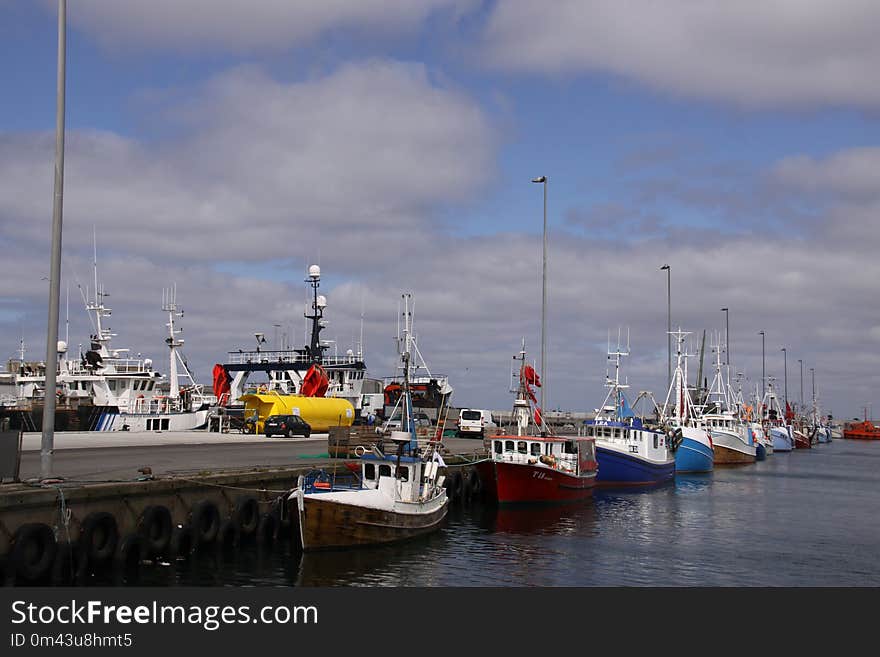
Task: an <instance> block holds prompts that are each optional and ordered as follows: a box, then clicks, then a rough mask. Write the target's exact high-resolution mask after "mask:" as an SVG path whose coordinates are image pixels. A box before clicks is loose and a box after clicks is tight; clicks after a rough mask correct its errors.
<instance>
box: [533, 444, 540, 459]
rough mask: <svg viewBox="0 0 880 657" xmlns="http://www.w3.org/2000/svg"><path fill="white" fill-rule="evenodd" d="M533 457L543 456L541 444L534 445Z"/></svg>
mask: <svg viewBox="0 0 880 657" xmlns="http://www.w3.org/2000/svg"><path fill="white" fill-rule="evenodd" d="M532 456H541V443H532Z"/></svg>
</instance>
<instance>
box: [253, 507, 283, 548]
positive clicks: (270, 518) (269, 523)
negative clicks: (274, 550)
mask: <svg viewBox="0 0 880 657" xmlns="http://www.w3.org/2000/svg"><path fill="white" fill-rule="evenodd" d="M277 533H278V521H277V520H276V518H275V516H274V515H273V514H271V513H264V514H263V515H261V516H260V524H259V525H258V526H257V544H258V545H271V544H272V543H273V542H274V541H275V536H276V534H277Z"/></svg>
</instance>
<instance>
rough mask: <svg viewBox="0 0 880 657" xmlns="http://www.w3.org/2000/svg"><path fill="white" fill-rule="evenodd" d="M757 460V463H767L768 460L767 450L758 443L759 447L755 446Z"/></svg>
mask: <svg viewBox="0 0 880 657" xmlns="http://www.w3.org/2000/svg"><path fill="white" fill-rule="evenodd" d="M755 460H756V461H766V460H767V449H766V448H765V447H764V446H763V445H762V444H761V443H758V444H757V445H755Z"/></svg>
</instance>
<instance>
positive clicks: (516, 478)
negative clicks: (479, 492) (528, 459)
mask: <svg viewBox="0 0 880 657" xmlns="http://www.w3.org/2000/svg"><path fill="white" fill-rule="evenodd" d="M476 468H477V472H478V473H479V475H480V480H481V483H482V485H483V487H484V488H483V490H484V491H485V493H486V496H487V498H488V499H490V500H495V501H497V502H498V503H499V504H527V503H557V502H574V501H577V500H582V499H585V498H587V497H590V496H591V495H592V494H593V488H594V486H595V485H596V473H595V472H592V473H590V474H588V475H575V474H572V473H566V472H561V471H559V470H552V469H550V468H545V467H540V466H537V465H529V464H526V463H505V462H503V461H493V460H491V459H486V460H484V461H480V462H479V463H477V464H476Z"/></svg>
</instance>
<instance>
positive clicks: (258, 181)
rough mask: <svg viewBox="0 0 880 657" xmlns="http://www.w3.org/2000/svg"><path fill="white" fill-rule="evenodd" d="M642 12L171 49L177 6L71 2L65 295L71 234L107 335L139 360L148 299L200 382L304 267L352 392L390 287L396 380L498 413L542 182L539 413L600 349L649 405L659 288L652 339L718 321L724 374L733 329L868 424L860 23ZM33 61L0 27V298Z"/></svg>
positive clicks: (43, 138) (41, 208) (386, 308)
mask: <svg viewBox="0 0 880 657" xmlns="http://www.w3.org/2000/svg"><path fill="white" fill-rule="evenodd" d="M653 5H654V3H638V2H636V3H632V4H631V5H627V6H628V9H622V8H621V5H617V4H615V3H611V2H604V1H596V2H586V3H570V2H560V3H558V5H555V6H554V7H553V8H551V9H547V10H546V11H544V12H543V14H542V15H540V16H536V15H534V13H533V12H534V8H533V7H531V6H530V5H529V3H524V2H510V3H502V4H498V3H494V2H476V1H468V0H432V1H431V2H425V3H392V2H389V3H382V2H378V1H376V2H365V3H363V4H362V5H359V6H358V7H357V8H354V7H353V6H352V5H347V4H346V3H340V4H339V5H338V6H337V5H336V4H334V3H328V4H327V5H326V6H322V7H317V8H316V7H314V6H310V5H309V4H308V3H296V2H290V3H274V2H268V1H267V2H254V3H251V7H250V9H249V11H250V13H249V14H248V13H245V14H242V12H243V11H245V10H243V9H242V8H241V6H236V3H224V2H218V3H215V4H214V5H212V6H213V14H212V18H211V20H212V21H213V22H212V23H211V26H210V29H207V30H201V29H200V25H201V23H200V22H199V20H198V18H197V17H198V15H199V11H200V10H201V8H202V7H203V4H202V2H201V0H182V1H181V2H178V3H173V2H157V3H153V5H152V6H141V7H139V8H136V9H135V8H132V7H126V4H125V3H122V4H121V5H120V4H116V3H111V2H109V1H105V0H83V1H81V2H72V3H70V8H69V22H70V31H69V35H68V45H69V50H68V113H67V128H68V154H69V158H68V180H67V183H68V187H67V197H66V198H67V206H66V213H67V216H68V217H69V220H68V223H67V224H66V231H69V232H66V233H65V258H66V259H67V261H68V262H69V263H70V267H71V269H72V270H73V269H75V270H76V273H77V276H78V277H79V278H88V276H86V274H87V273H88V271H89V260H90V256H89V251H90V248H89V246H90V241H91V238H90V235H91V226H96V227H97V231H98V235H99V237H98V241H99V251H100V252H101V253H102V254H103V256H102V261H103V260H104V259H105V258H106V271H107V275H108V276H112V277H113V279H114V283H115V284H116V287H117V288H122V289H119V290H118V291H117V295H116V296H117V298H118V299H119V301H117V304H122V306H121V307H122V308H123V309H125V311H126V313H128V317H127V318H125V317H123V313H121V312H117V311H116V309H114V314H115V315H118V316H120V319H119V320H118V321H119V322H121V324H120V326H121V327H124V328H125V336H126V340H125V342H126V345H129V344H131V346H132V347H133V348H136V350H140V351H143V352H145V353H146V352H157V351H159V350H160V349H161V333H160V331H159V330H158V329H161V326H160V325H159V326H158V329H157V327H153V326H150V325H149V323H148V320H147V318H150V317H152V314H154V313H155V309H154V308H153V306H154V305H155V303H154V301H155V298H157V297H158V294H159V293H158V289H159V288H161V287H162V286H163V285H166V284H168V283H170V282H172V281H171V279H174V280H175V281H177V282H178V285H179V287H180V288H181V289H182V290H187V291H188V293H189V295H190V299H191V301H190V303H189V305H190V306H192V307H193V310H192V311H190V312H189V313H188V318H189V317H194V320H192V321H193V322H194V324H195V325H194V326H193V328H192V329H189V328H188V330H190V331H191V340H190V342H189V343H188V348H189V349H191V351H192V356H191V360H192V361H193V362H196V363H198V366H199V367H200V368H201V370H202V373H203V375H204V376H207V372H208V371H209V369H210V366H211V365H212V364H213V362H215V361H217V360H219V359H221V358H222V354H223V353H224V352H225V351H226V350H228V349H232V348H233V347H236V346H238V345H239V344H240V343H242V342H244V339H245V338H247V336H248V335H250V333H251V332H252V329H253V327H255V326H263V327H264V328H265V327H271V326H272V324H273V323H276V322H279V323H288V322H292V323H294V324H298V323H299V322H301V308H300V307H299V306H300V305H301V300H302V298H303V297H304V290H303V286H302V282H301V281H302V278H303V274H304V271H305V268H306V267H307V265H308V264H309V263H310V262H311V261H317V260H320V262H321V264H322V266H323V267H324V270H325V272H326V273H327V277H326V278H325V287H326V289H327V292H328V296H329V298H330V299H331V311H332V312H330V311H328V312H330V317H331V318H332V321H333V322H334V323H335V324H334V325H333V326H334V328H332V329H328V331H331V330H334V331H335V330H338V332H339V333H340V340H342V337H341V336H342V335H353V334H356V333H357V331H358V330H359V326H358V325H359V320H360V300H361V299H365V301H364V303H365V305H366V307H367V309H368V312H366V316H367V319H366V321H367V324H366V327H365V330H366V332H367V335H368V337H369V338H370V340H369V341H370V342H371V343H372V344H373V345H375V351H374V352H373V353H371V354H369V355H368V356H369V357H368V365H369V366H370V369H371V371H373V373H374V374H375V375H377V376H382V375H384V374H387V373H388V370H389V369H390V368H391V367H392V366H393V350H392V345H391V344H390V341H389V340H388V339H387V338H388V337H389V336H390V334H391V333H392V332H393V330H394V329H393V327H394V326H395V325H396V320H395V319H394V308H395V306H396V301H395V299H396V298H397V295H399V293H400V292H401V291H403V288H406V287H410V288H412V289H413V290H414V291H415V292H416V295H417V298H419V299H420V300H419V301H418V302H417V303H418V305H419V308H420V312H422V313H424V319H423V321H424V334H423V338H422V339H423V342H424V346H423V352H425V354H426V356H427V355H428V353H432V354H434V356H433V358H434V359H435V360H436V361H438V364H437V367H436V369H441V370H444V371H446V372H447V373H449V374H450V376H452V377H453V379H454V378H455V374H456V373H457V372H464V371H467V372H468V375H467V376H466V377H465V376H462V383H461V385H460V386H459V387H458V392H457V397H458V398H457V400H456V401H457V402H459V403H462V404H470V405H485V406H493V407H496V408H503V407H506V406H507V405H508V404H509V400H508V399H507V394H506V385H505V382H504V378H505V377H506V375H507V366H506V359H507V358H508V357H509V356H508V355H507V353H508V352H510V353H513V352H514V351H516V348H517V345H518V342H519V339H520V337H521V336H522V335H525V336H526V337H527V340H528V341H529V342H530V343H531V344H533V345H534V346H535V351H537V341H538V336H537V326H536V323H535V311H536V309H537V308H538V307H539V304H540V298H539V293H540V281H539V280H538V278H537V276H538V275H539V271H540V261H539V257H540V235H539V232H540V227H541V188H540V186H539V185H533V184H531V183H530V182H529V181H530V179H531V178H533V177H535V176H538V175H542V174H543V175H547V176H549V178H550V185H549V194H550V196H549V198H550V204H549V208H548V214H549V219H550V224H551V246H552V249H551V275H552V278H551V290H552V292H551V318H552V327H553V328H552V329H551V335H550V343H551V357H550V365H551V366H553V367H554V369H553V372H552V373H551V374H550V377H549V378H550V379H551V380H552V379H555V380H556V381H558V384H556V385H555V386H554V387H553V397H554V398H555V399H556V402H557V403H556V404H554V405H558V406H561V407H566V408H572V409H577V408H579V407H583V406H586V407H589V408H592V405H595V404H598V403H599V401H601V394H602V393H601V383H602V378H603V376H602V375H603V374H604V354H603V353H602V351H603V350H604V342H605V334H606V331H607V330H608V329H609V328H611V329H614V328H615V327H616V326H618V325H624V326H627V325H628V326H631V327H632V330H633V335H634V354H633V357H632V362H631V364H630V365H631V369H632V372H631V373H632V376H633V377H637V378H639V379H640V380H641V381H644V384H641V383H640V384H639V385H640V387H651V388H653V389H654V390H655V392H656V393H657V394H658V396H662V394H661V393H662V387H663V385H664V379H665V360H666V359H665V341H664V336H663V330H664V327H665V312H664V311H665V303H664V302H665V277H664V276H663V275H662V273H661V272H660V271H659V266H660V265H661V264H663V263H664V262H672V263H673V272H674V274H673V276H674V280H675V288H676V289H675V297H674V299H675V301H674V315H675V320H674V323H678V322H681V323H683V324H686V325H685V328H687V329H689V330H694V331H701V330H702V329H704V328H708V329H710V330H711V329H714V328H718V325H719V322H720V318H719V313H718V308H720V307H721V306H725V305H728V306H731V307H734V308H736V313H735V314H733V315H732V327H735V328H736V330H735V331H734V336H733V340H734V347H733V348H734V350H735V353H738V354H741V355H742V358H743V359H744V362H743V365H744V367H745V368H746V369H747V374H751V375H754V374H755V372H756V371H759V369H760V361H759V358H760V343H759V342H757V341H755V340H754V334H756V332H757V331H758V330H761V329H762V328H765V329H767V331H768V336H770V335H772V336H773V341H774V344H776V343H778V344H779V345H780V346H781V345H783V344H787V345H790V347H791V351H790V352H789V353H790V354H792V355H793V356H794V357H795V362H796V358H798V357H803V358H804V359H805V360H807V361H809V362H813V363H815V365H816V367H817V374H822V375H823V376H824V381H825V382H826V384H825V385H824V386H823V388H822V395H823V400H827V404H828V405H829V406H831V407H832V409H834V407H836V408H839V409H841V410H840V413H842V414H844V415H847V416H850V415H853V414H855V413H856V412H857V411H858V408H859V407H860V406H861V405H864V404H866V403H869V402H873V401H874V400H877V401H880V399H878V398H877V387H878V383H880V379H878V375H877V374H876V373H875V372H876V371H877V370H876V367H874V366H875V365H876V364H880V362H878V357H877V353H878V352H877V348H878V346H880V317H878V315H877V311H876V310H875V309H873V308H872V307H870V304H867V305H865V304H864V300H865V298H866V295H870V294H871V293H872V292H874V289H873V286H872V284H871V282H872V280H873V279H872V276H873V273H874V272H873V269H871V268H868V269H863V268H860V267H859V268H857V269H856V271H853V270H852V269H850V268H849V267H847V265H846V263H852V262H858V263H861V262H863V258H865V257H866V254H868V253H870V252H871V249H872V247H874V246H876V245H878V243H880V231H878V228H877V226H876V223H875V222H872V221H870V220H867V223H866V217H872V216H875V215H873V210H874V209H875V208H876V206H877V204H878V195H877V192H876V190H875V189H874V188H873V186H872V184H871V183H872V180H873V179H872V178H871V176H872V175H873V174H872V173H871V171H872V170H873V166H872V165H873V164H874V163H877V164H880V151H878V150H877V149H878V147H877V107H878V105H880V98H878V97H877V96H876V95H875V94H874V92H872V91H871V90H870V89H864V88H863V87H864V86H865V85H864V80H865V79H866V78H864V77H863V76H862V73H863V72H865V71H873V70H875V68H876V65H877V64H878V63H880V60H878V52H877V49H876V47H875V46H874V45H873V41H872V37H871V36H870V34H866V31H865V28H864V26H865V24H866V23H870V18H872V17H873V18H878V19H880V15H878V13H877V11H876V10H874V9H872V8H871V7H870V6H868V5H866V4H865V3H863V2H858V1H857V0H853V1H852V2H843V3H833V4H832V3H827V2H818V1H816V2H805V3H803V5H802V6H801V7H799V8H798V7H794V6H793V5H791V4H790V3H783V2H781V1H780V2H766V3H760V2H743V3H738V4H737V7H736V8H733V7H730V6H717V7H716V8H715V10H714V11H712V10H707V11H696V10H694V8H693V6H692V5H690V3H687V2H671V3H669V4H668V5H667V6H666V9H665V11H664V12H662V15H656V14H654V13H653V12H654V11H655V7H654V6H653ZM137 12H141V13H137ZM143 12H147V13H145V14H144V13H143ZM796 13H800V15H794V14H796ZM194 17H195V18H194ZM830 17H833V19H834V20H833V21H831V20H830ZM203 22H204V21H202V23H203ZM642 23H644V25H643V24H642ZM379 25H381V29H380V28H379V27H377V26H379ZM825 25H827V27H824V26H825ZM639 30H642V31H641V32H640V31H639ZM708 36H711V39H710V38H708ZM55 37H56V23H55V14H54V3H53V2H49V1H46V2H25V1H19V2H16V1H8V0H7V1H6V2H0V80H2V81H3V102H2V103H0V173H3V172H5V173H6V174H7V175H6V177H5V178H6V182H5V183H0V238H2V240H3V242H4V243H5V244H6V246H7V248H8V249H9V250H10V251H14V252H15V257H14V258H11V260H10V263H9V266H11V267H14V268H15V271H16V272H17V273H18V274H19V275H21V276H22V277H23V279H24V278H25V277H26V278H27V279H28V281H30V280H31V279H34V278H36V279H37V280H38V279H39V278H40V276H34V275H32V272H37V271H41V268H45V265H44V264H41V263H44V262H45V260H47V259H48V255H47V250H46V246H47V245H46V239H47V238H46V236H47V235H48V225H49V224H48V222H49V220H50V217H51V186H50V185H51V175H50V172H51V134H52V131H53V129H54V123H55V117H54V101H55V97H54V95H55ZM704 37H705V38H704ZM679 51H680V52H679ZM841 62H843V65H841V64H840V63H841ZM860 76H862V80H861V82H859V78H860ZM850 78H852V80H851V79H850ZM325 110H326V111H325ZM47 182H48V183H49V186H47V185H46V183H47ZM872 190H873V191H872ZM47 209H48V214H47ZM194 217H198V219H197V220H196V219H195V218H194ZM152 227H155V230H153V229H152ZM68 234H69V235H71V238H70V239H68V237H67V235H68ZM872 266H876V265H872ZM104 267H105V266H104V264H103V262H102V270H103V269H104ZM71 278H72V277H71V276H68V279H71ZM44 294H45V292H44V291H43V290H42V289H41V288H40V287H39V286H38V285H35V284H33V283H31V282H28V283H23V282H22V281H18V282H13V283H8V284H7V285H6V287H5V289H3V291H2V293H0V346H2V353H3V354H4V356H8V355H12V354H13V353H14V352H15V349H16V345H17V342H18V339H19V335H20V334H21V333H22V332H25V333H26V334H27V335H28V336H29V338H28V341H29V343H30V344H32V345H37V344H39V343H40V335H41V333H44V330H45V329H44V327H43V325H44V323H45V319H44V316H45V315H44V310H43V308H44V304H45V297H44V296H43V295H44ZM335 299H338V305H337V304H335V303H334V300H335ZM182 303H184V305H186V301H185V300H182ZM716 306H717V308H716ZM242 308H247V311H246V312H242ZM511 308H514V309H516V312H513V313H511V312H510V310H509V309H511ZM76 321H77V322H79V323H80V324H82V325H83V326H85V324H84V320H83V319H82V318H81V317H79V318H77V320H76ZM156 321H158V318H156ZM417 321H418V320H417ZM220 327H225V330H223V329H221V328H220ZM199 331H202V333H203V335H202V337H201V338H198V339H197V338H196V337H195V336H196V334H197V333H198V332H199ZM119 332H120V334H122V330H120V331H119ZM330 337H332V335H331V336H330ZM133 343H138V346H137V347H135V345H134V344H133ZM737 343H741V344H742V346H739V347H738V345H737ZM141 344H142V346H141ZM190 345H191V346H190ZM597 345H598V346H597ZM636 345H637V347H636ZM39 351H40V349H37V348H36V347H34V352H39ZM554 353H555V354H556V356H555V357H554V355H553V354H554ZM33 356H34V357H36V353H34V354H33ZM4 360H5V358H4ZM429 360H431V358H430V357H429ZM774 367H775V368H776V369H778V367H779V366H778V364H774ZM557 370H558V371H557ZM475 372H476V373H477V374H474V373H475ZM789 374H790V375H791V372H790V373H789Z"/></svg>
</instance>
